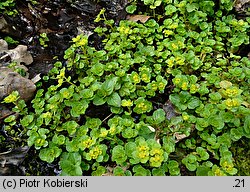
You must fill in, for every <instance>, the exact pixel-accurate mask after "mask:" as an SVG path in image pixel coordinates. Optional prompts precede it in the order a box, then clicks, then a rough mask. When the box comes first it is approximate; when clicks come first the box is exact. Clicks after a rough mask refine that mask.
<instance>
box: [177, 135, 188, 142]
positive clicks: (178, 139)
mask: <svg viewBox="0 0 250 192" xmlns="http://www.w3.org/2000/svg"><path fill="white" fill-rule="evenodd" d="M174 136H175V138H176V141H175V142H176V143H178V142H179V141H180V140H182V139H184V138H186V137H187V135H185V134H179V133H174Z"/></svg>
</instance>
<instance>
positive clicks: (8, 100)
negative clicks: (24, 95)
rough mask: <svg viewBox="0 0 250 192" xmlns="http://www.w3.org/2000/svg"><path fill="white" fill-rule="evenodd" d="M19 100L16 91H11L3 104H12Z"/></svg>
mask: <svg viewBox="0 0 250 192" xmlns="http://www.w3.org/2000/svg"><path fill="white" fill-rule="evenodd" d="M18 98H19V93H18V91H13V92H12V93H11V94H10V95H9V96H7V97H5V98H4V103H13V102H15V101H17V100H18Z"/></svg>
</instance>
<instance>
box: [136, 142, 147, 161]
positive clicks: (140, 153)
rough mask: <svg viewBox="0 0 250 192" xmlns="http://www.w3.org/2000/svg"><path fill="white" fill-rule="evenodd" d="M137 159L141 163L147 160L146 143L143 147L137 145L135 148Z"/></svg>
mask: <svg viewBox="0 0 250 192" xmlns="http://www.w3.org/2000/svg"><path fill="white" fill-rule="evenodd" d="M136 150H137V157H138V158H139V159H140V162H141V163H146V162H147V161H148V160H149V147H148V146H147V144H146V143H144V145H139V146H137V148H136Z"/></svg>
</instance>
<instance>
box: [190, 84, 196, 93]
mask: <svg viewBox="0 0 250 192" xmlns="http://www.w3.org/2000/svg"><path fill="white" fill-rule="evenodd" d="M197 91H198V86H197V85H195V84H192V85H190V93H196V92H197Z"/></svg>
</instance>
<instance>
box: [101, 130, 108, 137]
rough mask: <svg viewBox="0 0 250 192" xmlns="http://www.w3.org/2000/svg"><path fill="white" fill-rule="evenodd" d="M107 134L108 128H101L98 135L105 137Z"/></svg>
mask: <svg viewBox="0 0 250 192" xmlns="http://www.w3.org/2000/svg"><path fill="white" fill-rule="evenodd" d="M107 135H108V130H104V129H102V130H101V133H100V137H106V136H107Z"/></svg>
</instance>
